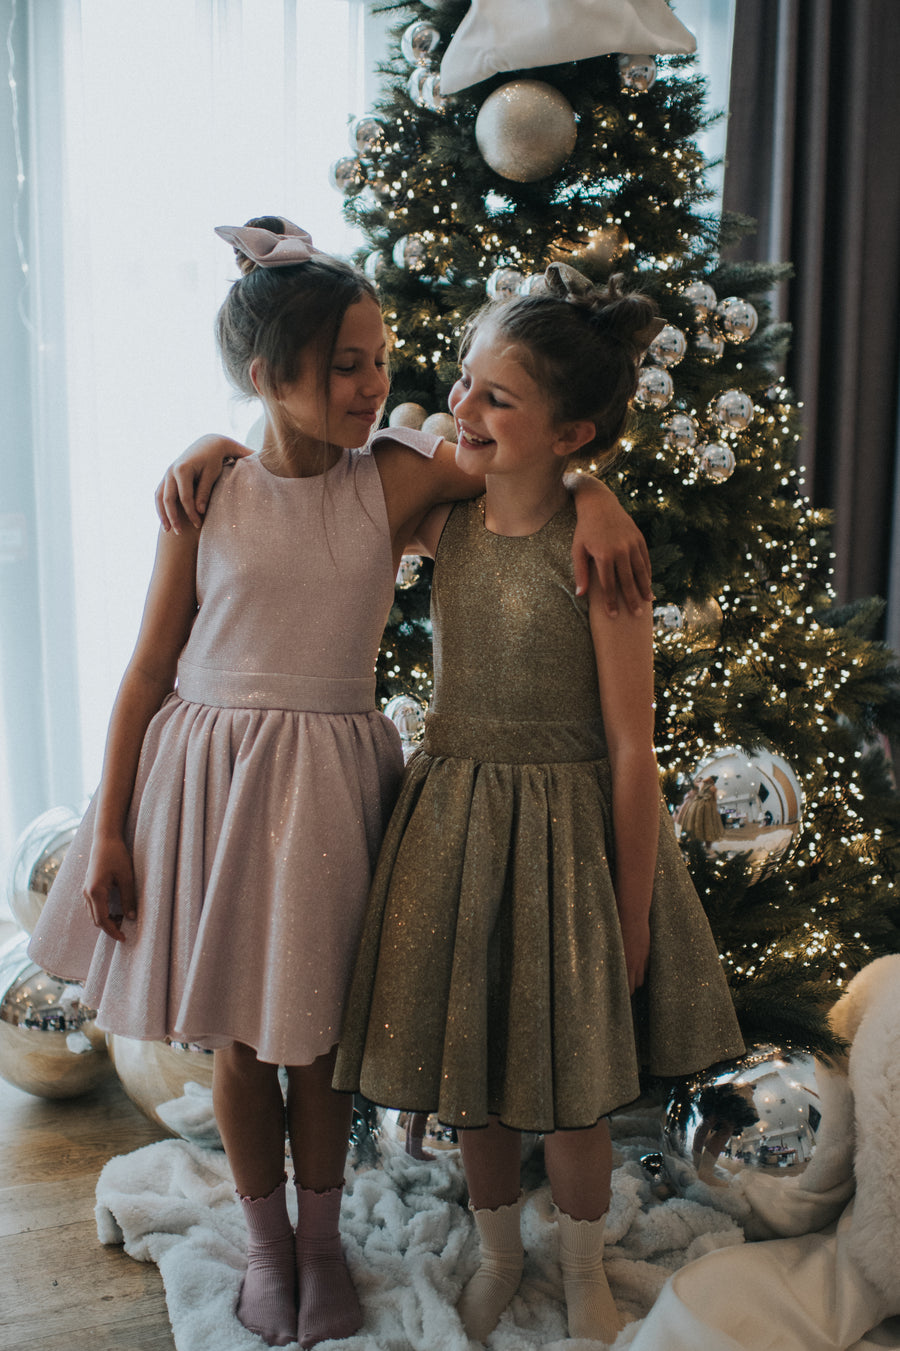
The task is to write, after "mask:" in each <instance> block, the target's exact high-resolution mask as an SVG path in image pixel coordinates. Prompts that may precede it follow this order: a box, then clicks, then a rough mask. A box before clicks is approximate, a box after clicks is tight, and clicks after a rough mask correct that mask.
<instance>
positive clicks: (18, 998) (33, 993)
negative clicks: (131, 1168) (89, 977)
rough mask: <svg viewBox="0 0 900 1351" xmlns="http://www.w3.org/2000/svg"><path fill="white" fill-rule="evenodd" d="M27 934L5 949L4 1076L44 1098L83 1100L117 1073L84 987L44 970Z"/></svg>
mask: <svg viewBox="0 0 900 1351" xmlns="http://www.w3.org/2000/svg"><path fill="white" fill-rule="evenodd" d="M27 946H28V935H27V934H16V935H15V937H14V938H12V939H10V941H9V942H8V943H6V944H5V945H4V946H3V948H2V949H0V1076H2V1078H4V1079H5V1080H6V1081H7V1083H10V1084H14V1085H15V1086H16V1088H21V1089H23V1090H24V1092H26V1093H33V1094H34V1095H35V1096H36V1097H38V1098H77V1097H80V1096H81V1095H82V1094H83V1093H89V1092H90V1091H91V1089H93V1088H96V1087H97V1085H98V1084H100V1083H102V1082H103V1080H104V1079H105V1078H106V1077H107V1076H108V1075H109V1074H110V1073H111V1072H112V1066H111V1064H110V1061H109V1056H108V1055H107V1053H106V1038H105V1037H104V1035H103V1033H102V1032H101V1031H100V1030H99V1029H98V1027H97V1023H96V1018H97V1015H96V1013H95V1012H94V1010H93V1009H89V1008H86V1007H85V1006H84V1004H83V1003H82V990H81V986H80V985H75V984H70V983H69V982H67V981H64V980H59V979H57V977H56V976H50V975H48V974H47V972H46V971H42V970H41V968H40V967H39V966H37V965H36V964H35V963H34V962H33V961H32V960H31V958H30V957H29V956H28V953H27V951H26V948H27Z"/></svg>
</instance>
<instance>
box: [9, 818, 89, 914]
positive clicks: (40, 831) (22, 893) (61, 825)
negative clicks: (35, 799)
mask: <svg viewBox="0 0 900 1351" xmlns="http://www.w3.org/2000/svg"><path fill="white" fill-rule="evenodd" d="M80 820H81V817H80V816H79V815H78V814H77V812H73V811H72V809H71V808H70V807H51V808H50V810H49V811H46V812H42V813H41V815H40V816H37V817H35V819H34V820H33V821H32V822H31V824H30V825H28V826H26V827H25V829H24V831H23V832H22V834H21V835H20V836H19V838H18V840H17V841H16V844H15V847H14V849H13V854H12V865H11V867H10V870H9V885H8V888H7V900H8V901H9V908H10V910H11V911H12V912H13V916H14V918H15V919H16V921H17V923H18V924H20V925H21V926H22V928H23V929H24V930H25V931H26V933H34V927H35V925H36V924H37V922H38V917H39V916H40V913H41V911H42V910H43V908H44V902H45V901H46V899H47V894H48V892H49V891H50V888H51V887H52V885H53V883H54V881H55V879H56V874H57V873H58V872H59V867H60V864H61V863H62V861H63V859H64V858H65V855H66V850H67V849H68V847H69V845H70V844H71V843H72V840H73V838H74V835H75V831H76V830H77V829H78V823H79V821H80Z"/></svg>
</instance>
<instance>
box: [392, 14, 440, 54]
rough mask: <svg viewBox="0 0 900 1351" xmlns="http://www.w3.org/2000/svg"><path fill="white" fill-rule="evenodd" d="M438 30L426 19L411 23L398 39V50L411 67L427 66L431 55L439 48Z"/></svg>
mask: <svg viewBox="0 0 900 1351" xmlns="http://www.w3.org/2000/svg"><path fill="white" fill-rule="evenodd" d="M440 42H441V34H440V29H438V28H435V26H434V24H433V23H430V22H429V21H428V20H427V19H417V20H416V22H415V23H411V24H410V25H409V27H408V28H407V29H406V30H405V32H404V33H403V36H402V37H401V39H400V50H401V52H402V53H403V55H404V57H405V59H406V60H407V61H408V62H409V64H410V65H411V66H428V65H430V63H431V54H432V52H434V51H436V50H437V48H438V47H439V46H440Z"/></svg>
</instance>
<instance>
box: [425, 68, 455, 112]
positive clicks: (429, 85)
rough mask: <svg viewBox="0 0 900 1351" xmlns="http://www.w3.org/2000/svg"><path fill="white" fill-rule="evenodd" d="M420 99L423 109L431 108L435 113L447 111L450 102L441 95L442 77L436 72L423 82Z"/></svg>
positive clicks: (426, 77)
mask: <svg viewBox="0 0 900 1351" xmlns="http://www.w3.org/2000/svg"><path fill="white" fill-rule="evenodd" d="M420 97H421V103H422V107H423V108H430V109H431V111H432V112H433V113H442V112H444V111H445V110H446V107H447V104H448V103H449V102H450V100H449V98H446V97H445V96H444V95H443V94H442V93H441V77H440V75H439V74H438V72H437V71H436V70H433V71H432V72H431V74H430V75H426V76H425V79H424V80H423V81H422V89H421V95H420Z"/></svg>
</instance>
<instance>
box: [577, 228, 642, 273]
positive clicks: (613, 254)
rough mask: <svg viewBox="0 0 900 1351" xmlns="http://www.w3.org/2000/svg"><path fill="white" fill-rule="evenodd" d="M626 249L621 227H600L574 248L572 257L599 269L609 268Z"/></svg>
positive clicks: (626, 244) (625, 236) (626, 240)
mask: <svg viewBox="0 0 900 1351" xmlns="http://www.w3.org/2000/svg"><path fill="white" fill-rule="evenodd" d="M627 249H628V236H627V234H626V233H625V231H624V230H623V229H622V227H621V225H601V226H598V228H597V229H596V230H591V231H590V233H589V234H588V235H587V237H586V239H585V240H584V242H583V243H581V244H577V245H576V246H575V249H574V250H573V255H572V256H574V257H575V258H580V259H582V260H583V261H584V262H586V263H596V264H597V265H598V266H599V267H609V266H610V264H611V263H614V262H615V261H616V259H617V258H621V256H622V254H623V253H625V252H627Z"/></svg>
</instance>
